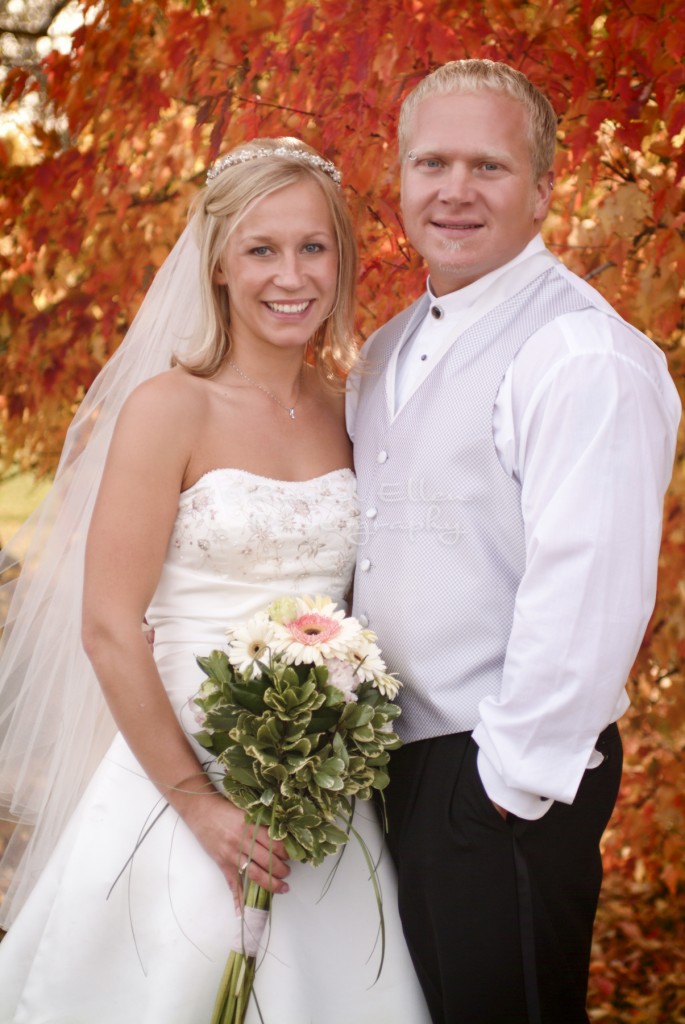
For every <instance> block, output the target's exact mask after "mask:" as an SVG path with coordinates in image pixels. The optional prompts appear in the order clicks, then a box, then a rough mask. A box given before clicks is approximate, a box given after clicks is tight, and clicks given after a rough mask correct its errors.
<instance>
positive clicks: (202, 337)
mask: <svg viewBox="0 0 685 1024" xmlns="http://www.w3.org/2000/svg"><path fill="white" fill-rule="evenodd" d="M276 150H278V152H276ZM288 150H292V151H294V152H296V153H299V154H300V156H292V157H291V156H289V154H288V152H287V151H288ZM302 153H307V154H310V155H311V156H312V157H313V158H317V159H316V160H314V159H313V160H312V161H311V162H310V161H308V160H307V159H306V158H305V159H303V158H302V156H301V154H302ZM232 154H236V155H237V156H241V155H243V154H244V158H243V159H242V160H240V159H236V162H235V163H231V161H230V156H231V154H228V157H229V159H228V160H227V161H226V158H224V161H226V162H227V163H228V166H226V167H222V164H219V165H218V166H217V169H216V171H217V173H216V174H215V176H214V177H212V178H211V179H210V180H209V181H208V182H207V185H206V186H205V188H203V190H202V191H201V192H200V193H199V195H198V196H197V197H196V199H195V201H194V203H193V206H192V209H191V214H192V222H193V225H194V230H195V237H196V240H197V243H198V246H199V248H200V296H201V302H202V314H201V322H200V326H199V329H198V334H197V338H196V344H194V345H193V347H192V350H191V353H190V355H187V356H185V357H184V358H180V357H176V358H175V363H177V364H178V365H180V366H182V367H183V368H184V369H185V370H187V371H188V372H189V373H192V374H195V375H196V376H198V377H212V376H213V375H214V374H215V373H216V372H217V371H218V370H219V368H220V367H221V365H222V364H223V362H224V360H225V359H226V357H227V355H228V353H229V352H230V348H231V300H230V296H229V293H228V289H227V288H226V286H225V285H224V284H218V283H216V282H215V281H214V272H215V270H216V269H217V267H219V266H220V263H221V259H222V256H223V254H224V252H225V249H226V245H227V243H228V240H229V238H230V237H231V235H232V233H233V231H234V230H235V229H236V227H237V226H238V224H239V223H240V221H241V220H242V218H243V217H244V216H245V214H246V213H247V212H248V210H249V209H250V208H251V206H252V204H253V203H255V202H258V201H259V200H260V199H263V198H264V197H265V196H268V195H271V193H273V192H277V191H278V190H279V189H282V188H285V187H286V186H287V185H293V184H296V183H297V182H300V181H303V180H305V181H306V180H308V179H310V180H312V181H315V182H316V184H317V185H318V186H319V188H320V189H321V191H322V192H323V195H324V198H325V200H326V205H327V206H328V210H329V212H330V215H331V220H332V222H333V230H334V234H335V239H336V243H337V249H338V280H337V287H336V298H335V303H334V305H333V309H332V311H331V312H330V313H329V315H328V317H327V318H326V320H325V321H324V322H323V323H322V324H321V326H320V327H319V328H318V330H317V331H316V333H315V335H314V336H313V337H312V338H311V339H310V342H309V348H310V350H311V353H312V356H313V361H314V365H315V366H316V369H317V370H318V372H319V374H320V376H321V378H322V380H324V381H325V382H327V383H329V384H331V385H334V386H335V385H336V384H340V386H342V381H343V377H344V376H345V375H346V373H347V372H348V371H349V369H350V367H351V366H352V365H353V363H354V361H355V356H356V352H357V346H356V344H355V340H354V331H353V325H354V314H355V288H356V281H357V244H356V240H355V236H354V230H353V228H352V221H351V218H350V213H349V210H348V208H347V203H346V202H345V199H344V197H343V194H342V192H341V190H340V188H339V186H338V185H337V184H336V182H335V181H334V180H333V178H332V177H331V176H330V174H329V173H327V172H326V171H325V170H323V169H322V165H325V166H330V165H327V162H324V161H321V158H320V157H319V154H318V153H317V152H316V150H314V149H312V148H311V146H307V145H306V144H305V143H304V142H300V140H299V139H295V138H289V137H283V138H277V139H254V140H253V141H251V142H248V143H245V144H242V145H240V146H238V147H236V149H235V150H232ZM224 161H222V163H223V162H224Z"/></svg>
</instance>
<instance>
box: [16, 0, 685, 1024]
mask: <svg viewBox="0 0 685 1024" xmlns="http://www.w3.org/2000/svg"><path fill="white" fill-rule="evenodd" d="M78 7H79V10H80V12H81V23H80V27H78V28H77V29H76V30H75V31H74V34H73V42H72V46H71V48H70V49H69V51H68V52H66V53H60V52H57V51H54V52H52V53H50V54H49V56H47V57H46V58H45V59H43V60H42V61H40V62H39V63H37V64H30V65H27V64H22V65H21V66H18V67H13V68H10V69H9V70H8V73H7V74H6V77H5V80H4V84H3V101H4V107H5V114H6V115H7V114H8V113H14V114H16V115H17V116H20V115H21V112H22V110H24V109H25V106H26V103H27V100H28V98H29V97H32V98H33V102H34V109H35V110H37V111H38V112H39V115H40V116H38V117H36V118H35V120H34V121H33V125H32V128H31V138H30V144H29V145H27V144H26V143H25V142H22V140H21V138H20V137H19V136H18V135H17V133H16V131H15V133H14V134H12V133H11V132H8V131H7V130H6V131H5V134H4V135H3V136H2V137H0V161H1V162H2V169H1V170H0V175H1V178H0V182H1V189H0V192H1V195H0V219H1V220H2V225H3V232H2V239H0V280H1V281H2V292H1V294H0V379H1V380H2V385H3V387H2V392H3V399H2V401H3V403H4V405H3V406H2V416H3V419H2V431H3V433H2V439H1V440H0V445H1V448H0V456H1V458H2V465H3V466H4V470H5V472H7V471H9V470H10V468H11V467H12V466H16V465H19V466H21V467H26V468H32V469H34V470H35V471H37V472H38V473H47V472H50V471H51V470H52V468H54V465H55V462H56V459H57V456H58V452H59V449H60V446H61V442H62V439H63V435H64V430H65V426H66V423H67V421H68V420H69V418H70V417H71V415H72V413H73V410H74V408H75V405H76V403H77V402H78V400H79V398H80V397H81V396H82V395H83V393H84V391H85V389H86V388H87V387H88V385H89V383H90V382H91V380H92V379H93V377H94V375H95V374H96V372H97V370H98V368H99V367H100V366H101V365H102V363H103V362H104V361H105V360H106V359H107V357H108V356H109V355H110V354H111V353H112V352H113V351H114V350H115V349H116V347H117V345H118V344H119V342H120V341H121V338H122V337H123V335H124V333H125V331H126V328H127V325H128V324H129V323H130V321H131V319H132V316H133V314H134V312H135V309H136V307H137V305H138V304H139V302H140V299H141V297H142V295H143V293H144V290H145V288H146V286H147V285H148V283H149V281H150V279H151V277H152V275H153V274H154V271H155V269H156V267H158V266H159V264H160V263H161V261H162V260H163V258H164V256H165V254H166V253H167V252H168V250H169V248H170V247H171V245H172V243H173V241H174V239H175V238H176V236H177V235H178V233H179V231H180V229H181V226H182V224H183V221H184V217H185V212H186V209H187V206H188V203H189V201H190V199H191V197H192V195H193V194H194V192H195V191H196V189H197V187H198V185H199V184H200V183H201V182H202V181H203V179H204V174H205V171H206V168H207V166H208V164H209V163H211V161H212V160H213V159H214V158H215V157H216V156H217V155H218V154H219V153H220V152H222V151H224V150H226V149H228V148H229V147H230V146H232V145H234V144H236V143H237V142H239V141H241V140H242V139H245V138H249V137H253V136H257V135H281V134H292V135H296V136H299V137H301V138H303V139H305V140H306V141H307V142H309V143H311V144H312V145H314V146H316V147H317V148H318V149H319V150H320V151H321V152H323V153H324V154H325V155H326V156H327V157H329V158H330V159H332V160H334V161H335V162H336V164H338V166H339V167H340V168H341V169H342V172H343V177H344V182H345V189H346V192H347V195H348V198H349V201H350V204H351V207H352V210H353V212H354V215H355V218H356V222H357V229H358V234H359V239H360V244H361V252H362V257H363V258H362V271H361V276H360V282H359V317H358V329H359V336H360V339H361V338H363V337H364V336H366V335H367V334H368V333H369V331H370V330H371V329H372V327H373V326H374V325H375V324H377V323H379V322H381V321H383V320H385V319H386V318H387V317H388V316H390V315H391V314H392V313H393V312H395V311H397V310H398V309H400V308H401V307H403V306H404V305H406V304H407V303H408V302H409V301H410V300H411V299H413V298H414V297H415V296H416V295H417V294H418V293H419V291H420V289H421V288H422V286H423V273H424V272H423V270H422V268H421V265H420V262H419V261H418V259H417V258H416V257H415V255H414V254H413V253H412V252H411V250H410V249H409V247H408V244H407V241H406V238H405V236H404V233H403V227H402V223H401V220H400V217H399V213H398V188H397V179H398V169H397V165H396V156H395V128H396V121H397V114H398V108H399V103H400V101H401V98H402V96H403V95H404V94H405V93H406V92H407V90H408V89H410V88H411V87H412V85H414V84H415V83H416V82H417V81H418V79H419V78H420V77H422V76H423V75H424V74H425V73H426V72H427V71H428V70H430V69H432V68H433V67H435V66H436V65H438V64H441V63H443V62H445V61H447V60H451V59H455V58H459V57H466V56H479V57H488V58H492V59H495V60H504V61H506V62H508V63H510V64H512V65H514V66H515V67H518V68H520V69H521V70H522V71H524V72H525V73H526V74H527V75H528V76H529V77H530V78H531V80H532V81H533V82H534V83H535V84H536V85H538V86H539V87H541V88H542V89H543V91H545V92H546V94H547V95H548V96H549V97H550V99H551V101H552V103H553V104H554V106H555V109H556V110H557V112H558V114H559V130H558V140H559V146H558V157H557V162H556V178H557V185H556V190H555V194H556V199H555V202H554V205H553V208H552V211H551V213H550V215H549V217H548V219H547V222H546V225H545V230H544V233H545V236H546V240H547V242H548V244H549V245H550V247H551V248H552V249H553V251H554V252H555V253H557V254H558V255H559V256H560V257H561V258H562V259H563V260H564V262H566V263H567V264H568V265H569V266H570V267H571V268H572V269H573V270H575V271H576V272H578V273H579V274H581V275H583V276H585V277H587V278H589V279H590V280H591V281H592V284H594V285H595V286H596V287H597V288H598V289H599V290H600V291H602V292H603V293H604V294H605V295H606V296H607V297H608V298H609V299H610V301H611V302H612V303H613V304H614V305H615V306H616V307H617V308H618V310H619V311H620V312H621V313H622V314H623V315H624V316H625V317H626V318H627V319H628V320H630V321H631V322H632V323H634V324H635V325H636V326H637V327H639V328H640V329H642V330H643V331H645V332H646V333H647V334H649V335H650V336H651V337H653V338H655V340H657V341H658V343H659V344H660V345H661V346H662V348H663V350H664V352H665V353H666V355H667V357H668V360H669V363H670V366H671V371H672V373H673V375H674V377H675V378H676V380H677V381H678V383H679V386H680V387H681V388H682V386H683V380H684V377H685V366H684V354H685V347H684V343H683V309H682V281H683V278H684V276H685V246H684V244H683V237H684V233H685V207H684V203H683V199H684V187H685V186H684V182H683V171H684V170H685V153H684V151H683V143H684V141H685V89H684V84H685V77H684V75H683V53H684V51H685V34H684V33H683V27H682V26H683V24H684V23H685V3H683V2H681V0H663V2H659V0H623V2H621V3H616V2H611V0H538V2H537V3H533V2H530V3H528V2H513V0H509V2H505V0H478V2H476V0H470V2H467V3H465V4H464V3H460V4H457V3H455V2H453V0H375V2H374V3H372V4H365V5H363V6H362V5H361V4H357V3H352V2H350V0H347V2H345V0H318V2H316V3H303V2H297V0H205V2H203V0H196V2H182V0H157V2H153V0H83V2H82V3H80V5H78ZM684 491H685V468H684V465H683V451H682V444H681V447H680V450H679V455H678V461H677V464H676V470H675V475H674V482H673V486H672V489H671V492H670V494H669V496H668V498H667V503H666V512H665V531H664V547H663V557H662V567H661V568H662V571H661V577H660V590H659V600H658V605H657V609H656V612H655V615H654V617H653V619H652V623H651V625H650V630H649V633H648V636H647V639H646V642H645V644H644V645H643V648H642V651H641V654H640V657H639V659H638V662H637V664H636V666H635V668H634V672H633V675H632V677H631V680H630V684H629V686H630V689H631V695H632V697H633V710H632V712H631V718H630V720H629V722H628V724H627V725H626V728H625V729H624V738H625V743H626V751H627V770H626V773H625V781H624V786H623V792H622V797H621V801H620V804H619V809H618V811H617V814H616V816H615V819H614V825H613V827H612V830H611V832H610V833H609V836H608V838H607V844H606V850H605V864H606V867H607V884H606V892H607V895H606V897H605V903H604V909H603V910H602V915H603V916H602V919H601V928H600V930H599V932H598V939H597V945H596V948H595V951H594V953H595V957H594V964H593V972H594V973H593V979H594V980H593V985H594V989H593V999H594V1005H595V1008H596V1009H595V1010H593V1014H594V1016H593V1020H598V1021H600V1020H601V1021H604V1020H606V1021H632V1022H639V1021H645V1022H649V1024H659V1022H663V1024H675V1022H676V1021H678V1020H685V1017H684V1016H683V1013H684V1011H683V995H684V994H683V985H682V981H680V982H679V981H678V970H677V968H678V966H679V961H678V959H677V957H678V954H677V953H676V950H677V943H678V941H680V944H681V948H682V947H683V945H685V944H684V943H683V941H682V940H683V937H684V936H683V923H682V916H683V915H682V912H680V913H679V912H678V901H679V900H682V893H683V867H682V865H683V860H684V858H683V854H684V853H685V838H684V835H683V797H682V795H681V789H682V785H679V782H678V775H677V765H678V758H679V755H680V753H681V752H682V747H683V712H684V710H685V708H684V703H685V702H684V698H683V687H682V683H683V661H684V659H685V616H684V615H683V598H684V595H685V569H684V562H685V557H684V556H685V535H684V534H683V527H682V521H683V520H682V504H683V496H684ZM638 897H639V901H640V902H639V905H638V903H637V902H636V900H637V898H638ZM681 906H682V904H681Z"/></svg>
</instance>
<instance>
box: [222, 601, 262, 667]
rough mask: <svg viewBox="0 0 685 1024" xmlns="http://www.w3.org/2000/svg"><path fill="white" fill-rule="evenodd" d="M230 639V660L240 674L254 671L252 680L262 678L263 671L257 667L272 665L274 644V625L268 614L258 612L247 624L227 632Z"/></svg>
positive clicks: (239, 624)
mask: <svg viewBox="0 0 685 1024" xmlns="http://www.w3.org/2000/svg"><path fill="white" fill-rule="evenodd" d="M226 635H227V637H228V641H229V646H228V660H229V661H230V663H231V665H233V667H234V668H236V669H237V670H238V672H242V673H245V672H248V671H249V670H250V669H252V674H251V678H252V679H256V678H258V677H259V676H261V674H262V671H261V669H260V668H259V665H257V662H258V661H261V662H262V663H263V664H264V665H270V664H271V648H272V643H273V624H272V622H271V620H270V619H269V616H268V615H267V613H266V612H257V614H256V615H253V616H252V618H251V619H249V620H248V621H247V622H241V623H238V625H237V626H232V627H231V628H230V629H227V630H226Z"/></svg>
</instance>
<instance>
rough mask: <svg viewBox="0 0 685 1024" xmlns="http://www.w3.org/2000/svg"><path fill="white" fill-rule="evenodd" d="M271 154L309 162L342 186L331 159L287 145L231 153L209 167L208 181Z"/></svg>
mask: <svg viewBox="0 0 685 1024" xmlns="http://www.w3.org/2000/svg"><path fill="white" fill-rule="evenodd" d="M270 156H284V157H288V158H290V159H292V160H300V161H301V162H302V163H305V164H309V166H310V167H316V169H317V170H318V171H323V173H324V174H327V175H328V177H329V178H332V179H333V181H334V182H335V183H336V185H338V187H340V182H341V181H342V174H341V173H340V171H339V170H338V168H337V167H336V166H335V164H332V163H331V162H330V160H324V158H323V157H322V156H318V154H316V153H308V152H307V150H306V149H287V148H286V147H285V146H278V147H277V148H276V149H242V150H239V151H238V152H237V153H231V154H229V156H225V157H224V158H223V160H219V162H218V163H216V164H214V166H213V167H210V168H209V170H208V171H207V181H212V180H213V179H214V178H216V177H217V176H218V175H219V174H221V172H222V171H225V170H226V168H228V167H235V166H236V165H237V164H246V163H248V162H249V161H250V160H262V159H265V158H266V157H270Z"/></svg>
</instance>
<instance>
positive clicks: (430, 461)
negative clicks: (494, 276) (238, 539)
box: [354, 268, 591, 740]
mask: <svg viewBox="0 0 685 1024" xmlns="http://www.w3.org/2000/svg"><path fill="white" fill-rule="evenodd" d="M589 305H591V303H590V302H589V301H588V299H587V298H586V297H585V296H584V295H583V294H582V293H581V292H580V291H577V290H576V289H575V288H574V287H573V285H572V284H571V283H569V282H568V281H567V280H566V278H564V277H563V276H562V275H561V274H559V273H558V272H557V271H556V270H555V269H554V268H552V269H549V270H545V271H544V272H543V273H541V274H540V276H538V277H536V278H535V279H534V280H533V281H532V282H531V283H529V284H528V285H527V286H525V287H524V288H523V289H522V290H521V291H519V292H518V293H517V294H515V295H513V296H511V297H510V298H507V299H506V300H505V301H503V302H501V303H500V304H499V305H497V306H495V308H494V309H491V310H490V311H489V312H486V313H485V315H484V316H483V317H482V318H481V319H480V320H477V321H476V322H475V323H473V324H472V325H471V326H470V327H468V328H467V330H466V331H465V332H464V333H463V334H461V335H460V336H459V338H458V339H457V341H456V342H455V343H454V344H453V345H452V346H451V347H450V348H449V349H448V351H447V352H446V353H445V355H444V356H443V358H442V359H441V360H440V362H439V363H438V364H437V366H436V367H435V368H434V369H433V371H432V372H431V373H430V375H429V376H428V377H427V378H426V380H424V381H423V383H422V384H421V385H420V386H419V387H418V388H417V389H416V391H415V392H414V393H413V395H412V396H411V398H410V399H409V400H408V401H407V403H406V404H405V405H404V406H403V408H402V409H401V410H400V412H399V414H398V415H397V416H395V417H394V419H391V416H390V413H389V410H388V401H387V396H386V370H387V366H388V362H389V360H390V357H391V355H392V352H393V350H394V349H395V347H396V346H397V345H398V344H400V342H401V340H402V338H403V336H404V334H405V331H406V330H407V327H408V326H409V325H410V324H411V323H412V320H414V322H415V323H420V321H421V313H422V312H425V310H426V309H427V302H426V299H425V297H424V298H423V299H420V300H419V302H418V303H415V304H414V305H413V306H411V307H410V308H409V309H408V310H405V311H404V312H403V313H401V314H400V315H399V316H398V317H395V318H394V319H393V320H391V321H390V322H389V323H388V324H386V325H385V326H384V327H382V328H381V329H380V330H379V331H378V332H377V334H376V336H375V337H374V339H373V340H372V342H371V345H370V346H369V349H368V352H367V358H368V364H367V367H366V369H365V371H362V374H361V380H360V393H359V406H358V411H357V416H356V420H355V430H354V434H355V459H354V461H355V469H356V472H357V484H358V490H359V496H360V502H361V505H360V508H361V521H362V533H361V536H360V541H359V552H358V558H357V571H356V574H355V588H354V614H355V615H357V616H359V617H361V618H362V621H364V620H368V625H369V627H370V628H371V629H373V630H374V631H375V632H376V633H377V634H378V639H379V643H380V646H381V648H382V651H383V655H384V658H385V661H386V663H387V665H388V669H389V670H390V671H392V672H396V673H397V675H398V677H399V678H400V680H401V681H402V683H403V684H404V686H403V688H402V690H401V691H400V696H399V703H400V704H401V706H402V717H401V718H400V719H399V722H398V731H399V733H400V735H401V736H402V738H403V739H405V740H418V739H425V738H427V737H430V736H439V735H443V734H446V733H452V732H462V731H464V730H468V729H473V728H474V727H475V726H476V724H477V723H478V721H479V715H478V704H479V702H480V701H481V700H482V699H483V698H484V697H487V696H489V695H495V696H496V695H497V694H498V693H499V690H500V686H501V679H502V668H503V665H504V657H505V653H506V649H507V643H508V639H509V634H510V632H511V626H512V621H513V614H514V601H515V598H516V591H517V589H518V586H519V583H520V581H521V577H522V575H523V571H524V569H525V565H526V538H525V527H524V522H523V518H522V513H521V488H520V485H519V483H518V482H517V481H516V480H514V479H512V478H511V477H510V476H508V475H507V474H506V473H505V471H504V470H503V469H502V466H501V464H500V462H499V459H498V457H497V451H496V449H495V445H494V441H493V431H492V419H493V410H494V405H495V400H496V398H497V393H498V390H499V388H500V385H501V383H502V380H503V378H504V375H505V373H506V370H507V368H508V366H509V364H510V363H511V361H512V359H513V358H514V356H515V355H516V353H517V352H518V350H519V349H520V347H521V345H523V343H524V342H525V341H526V340H527V339H528V338H529V337H530V336H531V335H532V334H534V333H535V331H537V330H538V329H539V328H541V327H542V326H544V325H545V324H546V323H549V321H551V320H553V319H555V318H556V317H558V316H560V315H562V314H564V313H569V312H572V311H574V310H579V309H584V308H587V307H588V306H589Z"/></svg>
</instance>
